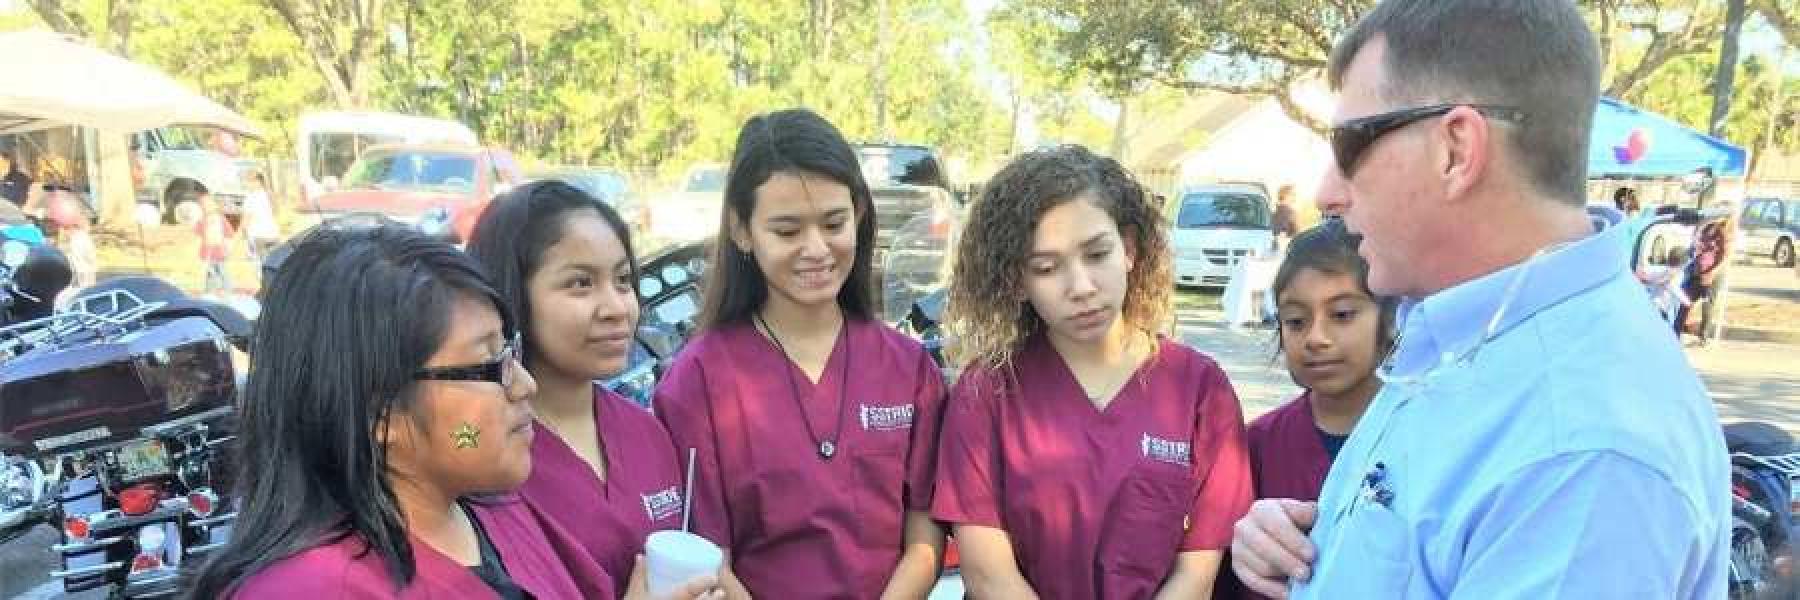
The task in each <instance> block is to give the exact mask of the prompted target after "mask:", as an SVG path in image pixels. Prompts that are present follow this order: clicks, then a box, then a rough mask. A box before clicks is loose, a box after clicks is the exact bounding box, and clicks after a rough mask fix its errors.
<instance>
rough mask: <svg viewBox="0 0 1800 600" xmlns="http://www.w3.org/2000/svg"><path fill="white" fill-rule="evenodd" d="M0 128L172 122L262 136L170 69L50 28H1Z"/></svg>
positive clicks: (104, 127)
mask: <svg viewBox="0 0 1800 600" xmlns="http://www.w3.org/2000/svg"><path fill="white" fill-rule="evenodd" d="M0 69H3V70H4V72H5V73H6V74H7V80H8V81H11V82H13V85H7V86H4V87H0V134H8V133H27V132H32V131H38V130H41V129H49V128H53V127H65V126H77V127H90V128H94V129H98V130H101V131H106V132H117V133H130V132H136V131H143V130H146V129H154V128H157V127H164V126H169V125H200V126H209V127H217V128H220V129H224V130H226V131H230V132H233V133H237V134H240V135H246V136H250V137H259V136H260V134H259V130H258V128H257V126H256V124H255V123H252V122H251V121H250V120H249V119H247V118H245V117H244V116H243V115H240V114H238V113H236V112H234V111H232V110H231V109H229V108H225V107H224V106H222V105H220V104H219V103H217V102H213V101H212V100H210V99H207V98H206V97H205V96H202V95H200V94H198V93H195V92H194V91H192V90H189V89H188V88H187V87H186V86H184V85H182V84H181V83H179V82H177V81H175V80H174V79H171V78H170V77H169V76H167V75H164V74H163V73H161V72H159V71H157V70H156V69H152V68H150V67H147V66H144V65H140V64H138V63H134V62H131V61H128V60H125V59H123V58H120V57H118V56H115V55H113V54H112V53H110V52H106V51H104V50H100V49H98V48H95V47H93V46H90V45H88V44H87V43H86V42H84V41H82V40H80V39H78V38H74V37H70V36H66V35H63V34H59V33H53V32H48V31H22V32H16V33H4V34H0Z"/></svg>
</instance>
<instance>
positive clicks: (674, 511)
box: [468, 181, 704, 592]
mask: <svg viewBox="0 0 1800 600" xmlns="http://www.w3.org/2000/svg"><path fill="white" fill-rule="evenodd" d="M468 251H469V254H470V255H472V256H474V257H475V260H476V261H478V262H480V263H481V265H482V266H483V267H484V268H486V270H487V272H488V273H490V274H492V275H493V277H494V283H495V288H496V290H498V292H499V295H500V297H501V298H503V299H505V301H506V304H507V305H508V306H510V307H512V308H513V311H514V313H515V314H516V315H517V316H518V328H519V331H520V333H521V334H522V335H523V340H524V346H523V348H522V349H523V351H524V358H525V364H526V366H528V367H529V368H530V370H531V373H532V375H533V376H534V377H535V378H536V380H537V384H538V385H537V394H536V395H535V396H533V397H532V398H531V406H532V408H533V409H534V410H533V412H535V413H536V415H537V422H536V424H535V425H533V427H534V428H535V429H536V435H535V436H534V437H533V438H532V442H531V456H532V471H531V477H530V478H529V479H527V480H526V481H525V486H524V487H523V488H522V489H521V490H520V495H522V496H524V497H525V500H526V501H528V502H530V503H531V504H532V505H533V506H535V507H537V508H538V509H540V510H542V511H543V512H544V513H545V514H547V515H549V516H550V518H551V519H552V520H554V521H556V522H558V523H560V524H561V525H562V526H563V528H564V529H566V530H567V531H569V532H570V533H571V534H573V535H574V536H575V538H576V539H577V540H579V541H580V542H581V545H582V548H583V549H584V550H585V553H584V554H582V555H579V556H570V557H568V560H570V561H578V560H589V559H591V560H593V561H597V562H598V563H599V565H600V567H601V568H602V569H604V570H605V571H606V572H607V573H608V574H609V575H611V576H612V577H613V578H614V579H616V580H625V579H626V578H628V577H630V576H631V573H632V572H633V570H634V567H635V566H636V564H637V561H638V557H639V554H640V553H642V552H643V551H644V540H645V537H646V536H648V535H649V534H650V533H651V532H653V531H658V530H664V529H680V528H681V526H682V514H681V511H682V504H683V503H682V499H683V496H684V495H685V494H686V490H683V489H682V473H681V467H680V465H679V461H677V460H676V454H675V447H674V445H673V443H672V442H670V441H669V434H668V432H667V431H666V430H664V429H663V427H662V425H661V424H660V423H658V422H657V420H656V417H655V416H654V415H651V414H650V411H647V410H644V409H643V408H642V407H639V406H638V405H636V404H633V403H632V402H631V401H630V400H627V399H625V398H624V397H623V396H620V395H618V394H616V393H613V392H612V391H610V390H607V389H606V388H604V387H602V386H600V385H598V384H596V383H595V381H596V380H600V379H604V378H607V377H612V376H614V375H617V374H618V373H619V372H620V371H623V370H624V369H625V367H626V360H627V359H628V358H629V356H630V352H631V349H632V344H633V343H635V342H634V340H635V339H636V338H635V337H634V335H633V334H634V332H636V330H637V320H638V296H637V292H638V290H637V277H636V275H637V268H636V264H637V260H636V257H635V255H634V254H633V253H632V251H631V237H630V229H628V228H627V227H626V225H625V221H624V219H622V218H620V217H619V214H618V212H616V211H614V210H613V208H612V207H611V206H608V205H607V204H606V203H604V202H601V201H600V200H597V199H595V198H594V197H593V196H590V195H588V194H587V193H586V192H582V191H581V190H578V189H575V188H573V187H570V186H569V185H567V184H564V183H561V182H556V181H546V182H539V183H532V184H528V185H525V186H523V187H520V188H518V189H516V190H513V191H511V192H509V193H506V194H503V195H501V196H500V197H498V198H496V199H494V202H493V203H492V204H490V205H489V206H488V208H487V210H486V212H485V213H483V214H482V216H481V219H480V221H479V222H477V223H476V225H475V231H474V235H473V237H472V238H471V240H470V241H469V247H468ZM698 589H702V590H703V589H704V588H698ZM620 591H621V592H624V591H625V590H623V589H621V590H620Z"/></svg>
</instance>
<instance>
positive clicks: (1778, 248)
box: [1774, 238, 1794, 267]
mask: <svg viewBox="0 0 1800 600" xmlns="http://www.w3.org/2000/svg"><path fill="white" fill-rule="evenodd" d="M1774 256H1775V264H1776V265H1779V266H1783V267H1792V266H1794V241H1793V240H1790V239H1787V238H1781V240H1780V241H1778V242H1775V255H1774Z"/></svg>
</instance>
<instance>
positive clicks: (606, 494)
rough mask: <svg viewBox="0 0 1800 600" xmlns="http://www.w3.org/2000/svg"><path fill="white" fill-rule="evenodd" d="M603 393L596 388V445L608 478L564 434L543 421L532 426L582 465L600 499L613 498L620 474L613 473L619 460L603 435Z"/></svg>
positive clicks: (577, 463)
mask: <svg viewBox="0 0 1800 600" xmlns="http://www.w3.org/2000/svg"><path fill="white" fill-rule="evenodd" d="M602 393H604V392H602V391H601V389H600V388H599V387H598V386H596V387H595V389H594V400H593V401H594V443H595V445H597V446H599V447H600V460H603V461H606V477H601V476H600V474H599V473H598V472H595V470H594V465H590V464H588V462H587V460H585V459H583V458H582V457H581V453H580V452H576V451H575V447H574V446H571V445H569V441H568V440H565V439H563V437H562V434H559V433H557V432H556V430H554V429H551V428H550V426H548V425H545V424H544V423H543V422H541V421H538V422H534V423H532V425H533V426H534V427H538V428H540V429H541V431H539V432H538V435H539V436H544V435H545V434H548V437H549V438H550V440H549V443H553V444H556V448H558V449H560V450H561V451H562V452H563V455H564V456H566V457H568V458H569V460H572V461H574V463H575V464H576V465H580V467H581V469H580V471H581V472H582V474H584V475H585V476H586V478H587V480H588V482H589V483H592V484H594V485H595V486H597V487H598V488H599V489H600V497H602V498H611V497H612V488H613V486H612V482H613V480H616V479H618V474H617V473H615V472H614V471H613V467H614V466H615V465H617V464H619V463H618V461H617V460H614V458H613V455H612V448H611V444H608V443H606V434H605V433H603V430H602V428H603V427H604V426H605V424H606V419H604V418H602V415H601V414H600V413H601V412H603V411H605V410H606V403H605V402H603V401H602V400H604V397H603V396H601V394H602Z"/></svg>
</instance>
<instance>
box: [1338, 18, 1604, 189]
mask: <svg viewBox="0 0 1800 600" xmlns="http://www.w3.org/2000/svg"><path fill="white" fill-rule="evenodd" d="M1376 37H1380V38H1381V39H1382V40H1383V41H1384V42H1385V43H1386V49H1387V55H1386V57H1385V63H1386V64H1385V65H1384V66H1385V67H1386V68H1387V81H1386V82H1385V85H1384V86H1383V88H1382V89H1381V94H1382V96H1383V97H1384V98H1385V99H1387V100H1388V101H1390V102H1394V103H1405V104H1406V105H1408V106H1412V105H1423V104H1432V103H1440V102H1469V103H1487V104H1498V105H1505V106H1512V107H1515V108H1518V109H1520V110H1521V111H1522V112H1524V113H1525V119H1524V122H1523V123H1519V124H1517V125H1516V126H1515V127H1513V128H1512V131H1513V134H1512V135H1510V136H1502V137H1505V138H1506V139H1508V140H1510V144H1511V150H1512V153H1511V154H1512V156H1513V157H1515V158H1517V159H1518V160H1519V162H1520V163H1521V164H1522V165H1523V167H1524V175H1525V176H1526V177H1528V178H1529V179H1530V180H1531V182H1532V184H1533V185H1535V186H1536V187H1537V189H1538V191H1539V192H1541V193H1544V194H1547V195H1550V196H1553V197H1556V198H1557V199H1560V200H1562V201H1564V202H1568V203H1570V204H1573V205H1576V206H1580V205H1582V204H1583V203H1584V196H1585V194H1586V181H1587V150H1588V136H1589V134H1590V132H1591V131H1592V129H1593V124H1594V110H1595V107H1596V106H1597V105H1598V103H1599V99H1600V68H1601V64H1600V50H1599V46H1598V45H1597V44H1596V43H1595V42H1594V34H1593V32H1592V31H1590V30H1589V29H1588V26H1587V22H1585V21H1583V20H1582V18H1581V12H1580V11H1579V10H1577V9H1576V7H1575V4H1574V3H1573V2H1571V1H1570V0H1384V1H1383V2H1382V3H1381V4H1380V5H1378V6H1376V7H1375V8H1374V10H1371V11H1369V13H1368V14H1366V15H1364V16H1363V18H1362V20H1361V21H1358V22H1357V24H1356V26H1355V27H1354V28H1352V29H1351V30H1350V32H1349V33H1348V34H1346V35H1345V36H1344V38H1343V39H1342V40H1340V41H1339V42H1338V45H1337V48H1336V49H1334V50H1333V51H1332V53H1331V63H1330V72H1329V75H1330V79H1331V87H1332V88H1333V89H1341V88H1342V87H1343V83H1344V72H1345V71H1346V70H1348V69H1349V67H1350V62H1351V61H1352V60H1354V59H1355V58H1356V55H1357V53H1358V52H1360V51H1361V50H1362V49H1363V47H1364V46H1367V45H1368V44H1369V42H1370V41H1371V40H1374V39H1375V38H1376Z"/></svg>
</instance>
